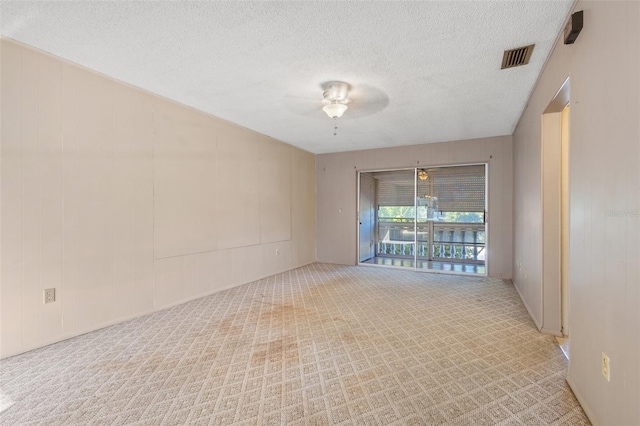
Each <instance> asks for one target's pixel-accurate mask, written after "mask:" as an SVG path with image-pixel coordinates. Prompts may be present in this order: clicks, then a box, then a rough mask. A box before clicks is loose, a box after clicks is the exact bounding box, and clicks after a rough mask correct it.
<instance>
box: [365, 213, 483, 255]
mask: <svg viewBox="0 0 640 426" xmlns="http://www.w3.org/2000/svg"><path fill="white" fill-rule="evenodd" d="M377 231H378V241H377V244H376V250H377V252H376V254H377V255H382V256H392V257H414V256H415V255H416V254H417V258H418V259H420V260H447V261H451V260H455V261H456V262H463V263H484V260H485V252H484V249H485V245H486V231H485V224H484V223H453V222H437V221H428V222H418V223H417V224H416V229H415V232H414V222H413V220H411V219H394V221H379V222H378V229H377ZM416 237H417V238H416ZM416 250H417V253H416Z"/></svg>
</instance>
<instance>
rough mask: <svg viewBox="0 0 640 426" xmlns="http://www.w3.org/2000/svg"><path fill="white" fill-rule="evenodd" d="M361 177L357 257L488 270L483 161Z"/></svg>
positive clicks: (448, 268)
mask: <svg viewBox="0 0 640 426" xmlns="http://www.w3.org/2000/svg"><path fill="white" fill-rule="evenodd" d="M359 177H360V179H359V181H360V192H359V210H358V214H359V227H360V228H359V248H360V251H359V260H360V262H361V263H364V264H376V265H386V266H394V267H406V268H419V269H430V270H440V271H450V272H466V273H478V274H486V266H485V252H486V228H485V216H486V208H485V206H486V166H485V165H484V164H479V165H469V166H451V167H437V168H413V169H404V170H390V171H374V172H361V173H360V175H359ZM371 200H373V202H372V201H371ZM363 253H364V254H363Z"/></svg>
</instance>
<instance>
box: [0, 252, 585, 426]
mask: <svg viewBox="0 0 640 426" xmlns="http://www.w3.org/2000/svg"><path fill="white" fill-rule="evenodd" d="M566 370H567V361H566V359H565V358H564V356H563V354H562V352H561V350H560V349H559V347H558V346H557V344H556V343H555V340H554V338H553V337H552V336H548V335H544V334H540V333H539V332H538V331H537V330H536V328H535V326H534V324H533V322H532V321H531V319H530V318H529V316H528V314H527V312H526V310H525V308H524V306H523V305H522V302H521V301H520V299H519V297H518V294H517V293H516V291H515V289H514V287H513V285H512V284H511V283H510V282H508V281H503V280H498V279H491V278H486V277H466V276H465V277H462V276H452V275H442V274H430V273H419V272H413V271H401V270H395V269H385V268H374V267H355V266H338V265H330V264H320V263H316V264H312V265H309V266H306V267H303V268H298V269H295V270H292V271H289V272H286V273H282V274H278V275H275V276H272V277H268V278H265V279H262V280H260V281H256V282H253V283H249V284H246V285H243V286H240V287H237V288H233V289H230V290H226V291H222V292H219V293H216V294H213V295H210V296H207V297H203V298H201V299H198V300H194V301H192V302H188V303H185V304H182V305H179V306H175V307H173V308H170V309H167V310H164V311H160V312H157V313H154V314H151V315H147V316H144V317H140V318H137V319H134V320H130V321H127V322H124V323H120V324H117V325H114V326H111V327H108V328H104V329H101V330H98V331H95V332H92V333H88V334H85V335H83V336H79V337H76V338H73V339H70V340H66V341H64V342H60V343H57V344H54V345H50V346H47V347H44V348H41V349H37V350H34V351H31V352H28V353H25V354H22V355H18V356H14V357H11V358H8V359H5V360H3V361H1V362H0V378H1V383H0V385H1V388H0V402H2V404H3V405H4V406H7V407H8V408H6V409H5V410H4V411H3V412H2V413H1V414H0V424H3V425H9V424H11V425H14V424H39V423H41V424H65V425H67V424H73V425H75V424H78V425H85V424H141V425H160V424H167V425H173V424H202V425H207V424H209V425H231V424H234V425H235V424H238V425H254V424H259V425H285V424H286V425H329V424H331V425H337V424H343V425H351V424H359V425H384V426H386V425H435V424H452V425H493V424H509V425H522V424H525V425H547V424H557V425H588V424H589V421H588V419H587V418H586V416H585V414H584V412H583V411H582V409H581V408H580V405H579V404H578V402H577V400H576V399H575V397H574V395H573V394H572V392H571V390H570V388H569V387H568V385H567V384H566V382H565V375H566Z"/></svg>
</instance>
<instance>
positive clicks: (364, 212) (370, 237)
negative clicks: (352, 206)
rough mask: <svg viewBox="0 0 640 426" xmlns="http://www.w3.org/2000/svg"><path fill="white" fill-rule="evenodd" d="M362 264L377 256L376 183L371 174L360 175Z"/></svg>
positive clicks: (359, 217)
mask: <svg viewBox="0 0 640 426" xmlns="http://www.w3.org/2000/svg"><path fill="white" fill-rule="evenodd" d="M359 206H360V209H359V211H358V222H359V227H360V243H359V245H360V259H359V261H360V262H364V261H365V260H368V259H371V258H372V257H374V256H375V247H374V240H375V235H374V234H375V232H374V230H375V182H374V179H373V176H371V174H369V173H361V174H360V204H359Z"/></svg>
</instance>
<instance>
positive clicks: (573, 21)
mask: <svg viewBox="0 0 640 426" xmlns="http://www.w3.org/2000/svg"><path fill="white" fill-rule="evenodd" d="M580 31H582V11H580V12H576V13H574V14H573V15H571V18H569V22H567V26H566V27H564V44H573V43H575V41H576V39H577V38H578V34H580Z"/></svg>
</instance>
